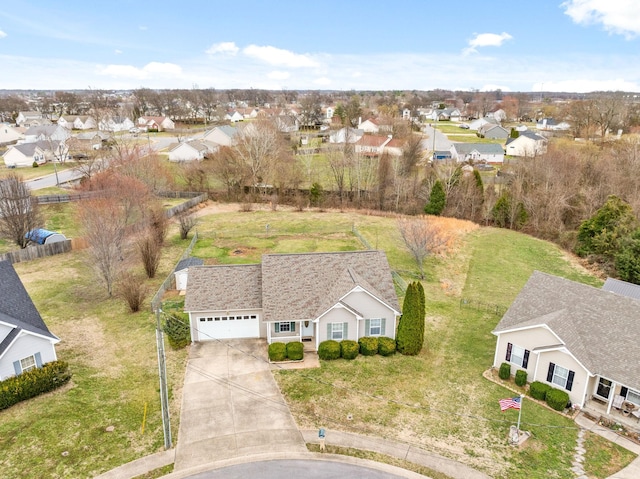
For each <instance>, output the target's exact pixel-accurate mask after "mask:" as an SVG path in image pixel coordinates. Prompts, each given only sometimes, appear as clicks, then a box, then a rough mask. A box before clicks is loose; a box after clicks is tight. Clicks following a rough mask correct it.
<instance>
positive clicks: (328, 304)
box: [184, 251, 400, 350]
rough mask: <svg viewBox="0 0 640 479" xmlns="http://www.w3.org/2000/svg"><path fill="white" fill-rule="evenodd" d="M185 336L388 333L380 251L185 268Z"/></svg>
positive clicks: (393, 319) (307, 337)
mask: <svg viewBox="0 0 640 479" xmlns="http://www.w3.org/2000/svg"><path fill="white" fill-rule="evenodd" d="M186 287H187V289H186V297H185V305H184V310H185V312H187V313H189V324H190V327H191V338H192V341H194V342H198V341H207V340H216V339H231V338H265V339H266V341H267V342H268V343H269V344H271V343H272V342H276V341H279V342H290V341H302V342H307V343H308V344H310V345H312V346H313V348H314V349H315V350H317V349H318V346H319V344H320V343H321V342H323V341H325V340H327V339H333V340H336V341H341V340H344V339H351V340H354V341H357V340H358V339H359V338H361V337H364V336H388V337H391V338H395V333H396V326H397V321H398V317H399V316H400V307H399V304H398V297H397V295H396V291H395V287H394V284H393V278H392V276H391V270H390V268H389V263H388V262H387V257H386V255H385V254H384V252H382V251H349V252H338V253H302V254H265V255H263V257H262V263H260V264H240V265H215V266H191V267H189V269H188V281H187V285H186Z"/></svg>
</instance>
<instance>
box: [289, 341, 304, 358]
mask: <svg viewBox="0 0 640 479" xmlns="http://www.w3.org/2000/svg"><path fill="white" fill-rule="evenodd" d="M303 357H304V344H302V343H301V342H300V341H293V342H291V343H287V358H288V359H290V360H291V361H300V360H302V358H303Z"/></svg>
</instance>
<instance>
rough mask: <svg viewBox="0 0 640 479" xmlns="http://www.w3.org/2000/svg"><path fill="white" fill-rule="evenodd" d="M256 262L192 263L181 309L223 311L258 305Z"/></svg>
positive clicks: (260, 304)
mask: <svg viewBox="0 0 640 479" xmlns="http://www.w3.org/2000/svg"><path fill="white" fill-rule="evenodd" d="M260 269H261V266H260V265H259V264H239V265H223V266H222V265H221V266H192V267H190V268H189V281H188V283H187V291H186V295H185V299H184V310H185V311H226V310H237V309H258V308H261V307H262V277H261V274H260Z"/></svg>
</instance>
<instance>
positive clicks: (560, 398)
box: [546, 388, 569, 411]
mask: <svg viewBox="0 0 640 479" xmlns="http://www.w3.org/2000/svg"><path fill="white" fill-rule="evenodd" d="M546 400H547V404H548V405H549V407H550V408H551V409H555V410H556V411H564V409H565V408H566V407H567V404H569V394H567V392H566V391H562V390H560V389H556V388H549V390H548V391H547V395H546Z"/></svg>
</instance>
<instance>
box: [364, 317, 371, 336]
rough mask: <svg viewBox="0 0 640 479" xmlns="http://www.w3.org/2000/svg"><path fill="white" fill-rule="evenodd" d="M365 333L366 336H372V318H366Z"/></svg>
mask: <svg viewBox="0 0 640 479" xmlns="http://www.w3.org/2000/svg"><path fill="white" fill-rule="evenodd" d="M364 335H365V336H370V335H371V320H370V319H365V320H364Z"/></svg>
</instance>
